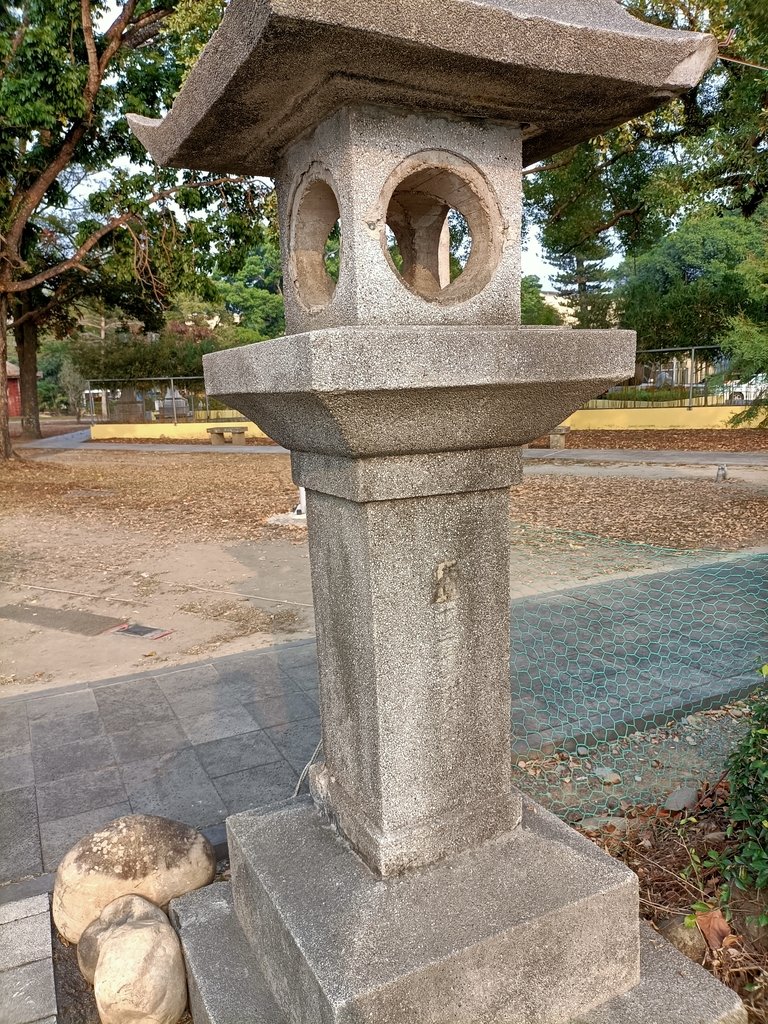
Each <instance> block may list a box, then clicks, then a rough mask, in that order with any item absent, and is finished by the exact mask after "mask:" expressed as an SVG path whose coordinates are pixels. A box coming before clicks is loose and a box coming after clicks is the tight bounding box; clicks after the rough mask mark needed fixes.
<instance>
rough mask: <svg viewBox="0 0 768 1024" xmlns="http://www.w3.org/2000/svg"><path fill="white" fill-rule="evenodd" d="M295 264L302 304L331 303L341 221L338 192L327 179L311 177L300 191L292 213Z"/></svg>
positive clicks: (317, 306) (319, 305)
mask: <svg viewBox="0 0 768 1024" xmlns="http://www.w3.org/2000/svg"><path fill="white" fill-rule="evenodd" d="M291 242H292V245H291V266H292V268H293V278H294V283H295V286H296V292H297V294H298V297H299V301H300V302H301V303H302V305H303V306H304V307H305V308H306V309H308V310H309V311H312V310H313V309H322V308H323V307H324V306H327V305H328V303H329V302H330V301H331V299H332V298H333V295H334V292H335V291H336V283H337V281H338V279H339V270H340V266H341V221H340V213H339V202H338V200H337V198H336V193H335V192H334V190H333V188H331V186H330V185H329V184H328V182H327V181H325V180H323V179H321V178H315V179H314V180H311V181H308V182H307V183H306V184H305V185H304V186H303V188H302V189H301V191H300V192H299V193H298V194H297V195H296V197H295V199H294V203H293V214H292V217H291Z"/></svg>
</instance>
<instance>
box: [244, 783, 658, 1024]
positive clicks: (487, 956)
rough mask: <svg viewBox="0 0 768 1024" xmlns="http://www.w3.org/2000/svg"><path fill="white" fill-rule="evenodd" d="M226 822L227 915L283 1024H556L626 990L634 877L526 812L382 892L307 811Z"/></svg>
mask: <svg viewBox="0 0 768 1024" xmlns="http://www.w3.org/2000/svg"><path fill="white" fill-rule="evenodd" d="M227 825H228V831H229V848H230V857H231V863H232V884H233V892H234V897H235V909H236V912H237V915H238V918H239V921H240V924H241V926H242V929H243V932H244V934H245V935H246V938H247V939H248V940H249V942H250V944H251V946H252V948H253V950H254V956H255V958H257V959H258V961H259V963H260V965H261V967H262V969H263V971H264V974H265V976H266V979H267V983H268V985H269V986H270V988H271V990H272V992H273V994H274V996H275V999H276V1001H277V1003H278V1005H279V1006H280V1009H281V1010H282V1012H283V1013H284V1014H285V1015H286V1017H287V1019H288V1020H289V1021H290V1022H291V1024H363V1022H371V1024H374V1022H375V1024H389V1022H392V1024H468V1022H470V1021H472V1022H475V1021H476V1022H480V1021H482V1022H483V1024H502V1022H504V1024H567V1022H569V1021H570V1020H571V1019H572V1018H573V1016H574V1013H575V1012H577V1011H581V1012H585V1011H589V1010H590V1009H591V1008H593V1007H595V1006H597V1005H599V1004H600V1003H602V1002H605V1001H606V1000H607V999H609V998H612V997H614V996H617V995H620V994H622V993H624V992H626V991H628V990H629V989H630V988H632V987H633V986H634V985H636V984H637V982H638V980H639V939H638V920H637V899H638V895H637V879H636V878H635V876H634V875H633V874H632V873H631V872H629V871H628V870H627V869H626V868H624V867H623V866H622V865H620V864H618V863H617V862H616V861H614V860H612V859H611V858H609V857H606V856H605V855H604V854H603V853H602V852H601V851H599V850H598V849H597V848H596V847H595V846H594V845H593V844H591V843H589V842H588V841H587V840H585V839H583V838H582V837H581V836H579V835H577V834H576V833H575V832H573V831H572V830H571V829H569V828H568V827H567V826H565V825H563V824H562V823H561V822H560V821H559V820H558V819H556V818H554V817H553V816H552V815H550V814H548V813H547V812H545V811H544V810H543V809H542V808H540V807H537V806H536V805H533V804H530V803H527V804H526V806H525V810H524V817H523V823H522V825H521V827H520V828H518V829H515V830H514V831H512V832H511V833H509V834H508V835H506V836H503V837H501V838H499V839H497V840H494V841H490V842H488V843H486V844H484V845H483V846H481V847H480V848H478V849H475V850H472V851H469V852H466V853H462V854H458V855H456V856H454V857H451V858H449V859H447V860H445V861H442V862H440V863H438V864H436V865H433V866H432V867H430V868H429V869H427V870H422V871H416V872H412V873H410V874H407V875H405V876H402V877H398V878H391V879H383V880H382V879H377V878H376V877H375V876H374V875H373V874H372V873H371V872H370V871H369V869H368V868H367V867H366V866H365V864H364V863H363V862H362V861H361V860H360V859H359V858H358V857H357V856H356V855H355V854H354V853H353V852H352V851H351V850H350V849H349V848H347V847H346V846H345V845H344V844H343V843H342V842H341V841H340V840H339V839H338V837H337V836H336V835H335V834H334V833H333V832H332V831H331V829H330V828H329V827H328V826H327V825H325V824H324V819H322V818H321V816H320V815H319V814H318V812H317V811H316V810H315V808H314V806H313V805H312V804H311V803H310V802H309V801H302V802H299V803H296V804H294V805H292V806H289V807H285V806H283V807H281V808H278V809H275V810H272V811H269V812H266V813H263V814H259V813H258V812H257V813H247V814H241V815H238V816H236V817H234V818H230V819H229V821H228V823H227Z"/></svg>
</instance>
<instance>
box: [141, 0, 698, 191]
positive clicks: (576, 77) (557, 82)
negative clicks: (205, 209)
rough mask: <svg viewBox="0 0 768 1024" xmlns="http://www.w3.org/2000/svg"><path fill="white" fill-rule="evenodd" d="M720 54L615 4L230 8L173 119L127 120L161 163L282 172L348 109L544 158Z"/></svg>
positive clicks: (235, 3)
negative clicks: (472, 127)
mask: <svg viewBox="0 0 768 1024" xmlns="http://www.w3.org/2000/svg"><path fill="white" fill-rule="evenodd" d="M716 56H717V41H716V40H715V39H714V38H713V37H712V36H708V35H701V34H698V33H693V32H678V31H673V30H669V29H663V28H659V27H657V26H654V25H648V24H646V23H645V22H642V21H639V20H637V19H636V18H633V17H632V16H631V15H630V14H629V13H628V12H627V11H626V10H625V9H624V8H623V7H621V6H620V4H619V3H618V2H617V0H389V2H383V0H232V2H231V3H230V5H229V7H228V9H227V11H226V13H225V15H224V18H223V20H222V22H221V25H220V27H219V29H218V31H217V32H216V33H215V35H214V36H213V38H212V39H211V41H210V42H209V44H208V45H207V47H206V48H205V50H204V51H203V53H202V55H201V57H200V59H199V61H198V63H197V65H196V66H195V67H194V69H193V70H192V72H191V73H190V75H189V78H188V79H187V81H186V83H185V85H184V87H183V89H182V90H181V92H180V93H179V95H178V97H177V98H176V101H175V103H174V105H173V108H172V110H171V111H170V112H169V113H168V115H167V116H166V117H165V118H164V119H162V120H153V119H151V118H146V117H141V116H138V115H129V121H130V124H131V128H132V129H133V131H134V133H135V134H136V135H137V136H138V138H139V139H140V141H141V142H142V143H143V144H144V145H145V146H146V147H147V149H148V150H149V151H150V153H151V154H152V156H153V157H154V158H155V159H156V160H157V161H158V162H159V163H161V164H165V165H170V166H174V167H186V168H194V169H198V170H207V171H220V172H227V171H229V172H236V173H243V174H265V175H269V174H272V173H273V171H274V168H275V163H276V160H277V159H278V157H279V154H280V152H281V150H282V149H283V148H284V147H285V146H286V145H287V144H289V143H290V142H292V141H293V140H294V139H296V138H297V137H299V136H301V135H302V134H303V133H305V132H307V131H309V130H311V129H312V128H314V127H315V126H316V125H317V124H318V123H319V122H320V121H322V120H324V119H325V118H326V117H327V116H329V115H330V114H332V113H333V112H334V111H335V110H337V109H338V108H339V107H341V106H344V105H347V104H358V103H366V104H378V105H387V106H396V107H400V108H404V109H406V110H407V109H420V110H430V111H433V112H438V113H441V114H445V115H448V116H457V117H461V118H466V117H479V118H486V119H492V120H500V121H503V122H507V123H509V122H516V123H521V124H522V125H523V126H524V130H525V150H524V152H525V162H526V164H531V163H533V162H534V161H536V160H539V159H542V158H543V157H546V156H550V155H552V154H553V153H556V152H559V151H560V150H563V149H566V148H568V147H569V146H572V145H575V144H576V143H578V142H581V141H584V140H585V139H588V138H591V137H593V136H595V135H597V134H600V133H601V132H603V131H605V130H607V129H608V128H611V127H614V126H615V125H618V124H621V123H623V122H624V121H627V120H628V119H630V118H632V117H635V116H637V115H639V114H643V113H645V112H647V111H649V110H652V109H653V108H655V107H657V106H659V105H660V104H662V103H664V102H666V101H667V100H669V99H670V98H673V97H674V96H677V95H679V94H681V93H683V92H685V91H687V90H688V89H690V88H692V87H693V86H694V85H696V84H697V82H698V81H699V80H700V78H701V76H702V75H703V74H704V72H705V71H706V69H707V68H708V67H709V66H710V65H711V64H712V62H713V61H714V60H715V58H716Z"/></svg>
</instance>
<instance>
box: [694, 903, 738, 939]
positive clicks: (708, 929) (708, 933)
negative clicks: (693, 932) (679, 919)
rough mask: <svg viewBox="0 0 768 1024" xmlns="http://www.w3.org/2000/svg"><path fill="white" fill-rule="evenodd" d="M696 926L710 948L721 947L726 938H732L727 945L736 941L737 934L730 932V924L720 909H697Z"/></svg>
mask: <svg viewBox="0 0 768 1024" xmlns="http://www.w3.org/2000/svg"><path fill="white" fill-rule="evenodd" d="M696 926H697V928H698V929H699V931H700V932H701V934H702V935H703V936H704V938H705V939H706V941H707V945H708V946H709V948H710V949H722V948H723V945H724V944H725V941H726V939H729V938H730V939H732V940H733V941H732V942H729V943H728V945H729V946H733V945H734V944H735V943H736V942H738V938H737V936H735V935H733V934H732V931H731V926H730V925H729V924H728V922H727V921H726V920H725V916H724V915H723V912H722V910H721V909H720V908H719V907H715V909H714V910H708V911H706V913H705V912H703V911H699V913H698V914H696Z"/></svg>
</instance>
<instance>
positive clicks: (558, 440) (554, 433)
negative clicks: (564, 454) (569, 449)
mask: <svg viewBox="0 0 768 1024" xmlns="http://www.w3.org/2000/svg"><path fill="white" fill-rule="evenodd" d="M570 432H571V428H570V427H554V429H552V430H551V431H550V432H549V447H550V448H565V442H566V438H567V436H568V434H569V433H570Z"/></svg>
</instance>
